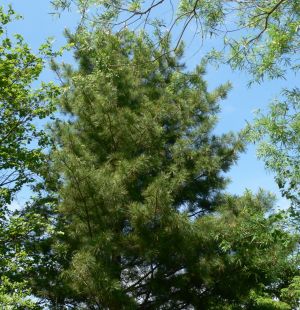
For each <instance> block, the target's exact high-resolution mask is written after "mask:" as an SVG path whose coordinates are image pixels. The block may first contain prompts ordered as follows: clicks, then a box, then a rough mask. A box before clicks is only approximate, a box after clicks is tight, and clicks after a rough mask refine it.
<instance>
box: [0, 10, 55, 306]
mask: <svg viewBox="0 0 300 310" xmlns="http://www.w3.org/2000/svg"><path fill="white" fill-rule="evenodd" d="M15 18H18V16H17V14H16V13H15V12H14V10H13V9H12V8H11V7H9V8H8V9H7V11H6V10H5V9H4V8H3V7H0V242H1V246H0V304H1V307H5V309H36V308H37V305H36V304H35V302H34V301H33V300H31V299H30V298H29V295H30V293H31V290H30V286H29V285H28V279H27V278H26V275H27V274H28V273H30V272H31V271H32V268H33V267H34V265H35V263H36V262H35V261H34V259H33V257H32V256H30V255H29V254H28V253H27V248H26V242H27V243H28V235H29V234H34V232H35V231H38V229H40V228H41V227H43V226H44V225H45V221H44V219H43V217H42V216H40V215H39V214H27V215H21V214H20V212H19V211H14V210H12V208H11V203H12V202H13V200H14V198H15V195H16V193H17V192H18V191H19V190H20V189H21V188H22V187H23V186H24V185H28V184H29V183H32V182H33V181H34V179H35V178H36V176H37V175H38V174H39V169H41V167H42V165H43V162H44V159H45V156H44V153H43V148H44V147H45V146H46V145H47V138H46V136H45V133H44V131H43V130H41V129H38V125H37V120H38V119H43V118H45V117H46V116H48V115H49V114H51V113H52V111H53V110H54V105H53V101H52V99H53V98H54V97H55V96H56V95H57V94H58V92H59V91H58V88H57V87H55V86H54V85H53V84H51V83H50V84H42V85H41V88H40V89H37V90H33V88H32V83H33V82H34V81H35V80H36V79H37V78H38V76H39V75H40V73H41V70H42V69H43V66H44V61H43V59H42V58H41V57H40V56H37V55H35V54H33V53H32V51H31V50H30V48H29V46H28V45H27V44H26V43H25V42H24V40H23V38H22V37H21V36H20V35H14V36H9V35H8V33H9V31H8V26H9V24H10V23H11V22H12V21H13V20H14V19H15ZM44 47H46V46H44Z"/></svg>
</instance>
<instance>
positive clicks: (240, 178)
mask: <svg viewBox="0 0 300 310" xmlns="http://www.w3.org/2000/svg"><path fill="white" fill-rule="evenodd" d="M9 3H11V4H12V5H13V8H14V9H15V10H16V11H17V12H18V13H19V14H21V15H22V16H23V17H24V20H21V21H18V22H15V23H14V24H13V25H12V27H11V28H10V30H11V32H12V33H20V34H22V35H23V36H24V37H25V39H26V41H27V42H28V43H29V45H30V46H31V47H32V49H33V50H35V51H36V50H37V49H38V47H39V45H40V44H42V43H43V42H44V41H45V39H46V38H47V37H54V38H55V42H54V46H55V47H60V46H62V45H63V44H65V39H64V36H63V30H64V29H65V28H70V29H72V28H74V26H75V25H76V21H77V20H78V14H77V13H76V12H72V13H66V14H63V16H62V17H61V18H60V19H59V18H57V17H54V16H53V15H51V14H49V13H50V12H51V11H53V9H52V8H51V5H50V1H49V0H26V1H25V0H13V1H6V0H4V4H9ZM191 35H192V34H191V33H190V34H189V33H187V35H186V38H187V39H188V40H189V38H190V37H191ZM216 40H218V39H216ZM214 43H216V44H217V41H215V42H214V41H212V42H210V44H214ZM198 48H199V40H198V41H197V40H196V39H195V40H194V41H193V42H192V43H191V44H190V42H189V46H188V53H187V54H186V62H187V66H188V68H192V67H194V66H195V65H196V64H197V63H198V62H199V61H200V60H201V55H203V54H204V52H205V47H204V48H203V49H202V50H200V51H199V52H198V53H196V54H195V51H196V50H198ZM64 61H65V62H72V57H71V55H65V57H64ZM205 78H206V80H207V83H208V87H209V89H213V88H214V87H217V86H218V85H220V84H222V83H224V82H226V81H231V83H232V85H233V89H232V91H231V92H230V93H229V95H228V98H227V99H226V100H224V101H223V102H221V109H222V112H221V113H220V118H219V120H220V121H219V123H218V125H217V128H216V131H217V132H218V133H223V132H227V131H229V130H233V131H237V130H239V129H241V128H243V127H244V126H245V124H246V121H249V122H251V120H252V119H253V112H254V111H255V110H256V109H258V108H260V109H262V110H264V109H266V108H267V104H268V103H269V102H270V101H271V100H272V99H274V98H276V96H277V97H278V96H279V94H280V90H281V89H282V88H283V87H287V86H291V85H292V86H293V85H295V84H296V82H295V80H294V76H293V75H292V74H290V75H287V79H286V80H276V81H266V82H264V83H262V84H261V85H253V86H252V87H251V88H248V87H247V82H248V81H249V79H250V77H249V76H248V75H247V74H245V73H242V72H232V71H231V69H230V68H229V67H227V66H221V67H220V68H218V69H216V68H213V67H209V68H208V70H207V74H206V76H205ZM41 79H42V80H44V81H45V80H46V81H49V80H55V76H54V74H53V73H52V72H51V71H50V70H45V71H44V73H43V74H42V76H41ZM229 177H230V178H231V180H232V182H231V184H230V185H229V187H228V191H229V192H231V193H236V194H241V193H242V192H243V191H244V190H245V189H246V188H248V189H251V190H253V191H254V192H255V191H257V190H258V189H259V188H264V189H266V190H269V191H272V192H274V193H276V194H277V196H278V197H280V194H279V191H278V189H277V186H276V184H275V182H274V180H273V175H272V174H271V173H270V172H268V171H266V170H265V168H264V165H263V163H262V162H260V161H258V160H257V158H256V155H255V146H253V145H249V146H248V150H247V152H246V153H245V154H242V155H241V156H240V159H239V161H238V164H237V165H236V166H234V167H233V168H232V169H231V171H230V173H229ZM22 196H23V197H22ZM25 196H26V193H23V194H21V195H19V197H18V199H19V201H22V200H23V199H24V197H25ZM278 205H279V206H280V207H285V206H287V205H288V202H287V201H286V200H284V199H283V198H280V199H279V200H278Z"/></svg>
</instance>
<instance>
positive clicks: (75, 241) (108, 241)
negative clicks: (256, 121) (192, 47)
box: [51, 30, 298, 309]
mask: <svg viewBox="0 0 300 310" xmlns="http://www.w3.org/2000/svg"><path fill="white" fill-rule="evenodd" d="M70 40H71V41H73V43H74V45H75V57H76V59H77V61H78V64H79V68H78V69H72V68H70V67H66V66H65V70H63V71H61V72H60V73H59V72H58V73H59V74H61V76H62V77H64V80H65V84H64V86H63V87H64V89H65V90H66V92H65V93H64V94H63V96H62V97H61V103H60V105H61V107H62V110H63V111H64V112H65V113H66V117H67V119H65V120H61V121H59V122H57V123H56V125H55V126H54V128H53V130H54V132H53V137H54V138H55V139H56V144H57V146H56V148H55V149H54V150H53V152H52V156H51V157H52V161H53V163H52V169H54V170H53V171H54V173H57V174H58V175H59V176H60V177H59V180H61V186H60V189H59V191H58V193H59V197H60V204H59V209H58V210H59V213H60V214H62V215H64V217H65V220H66V223H65V226H64V228H63V232H64V237H63V238H60V240H59V241H58V242H57V245H56V248H55V250H56V251H58V253H59V252H61V253H62V252H64V253H65V257H68V260H69V261H68V262H67V263H66V261H64V262H63V264H64V267H63V269H64V271H63V273H62V274H61V279H62V282H63V283H64V286H65V289H64V291H63V292H64V293H65V292H67V295H66V296H65V297H64V296H63V294H62V291H60V292H58V295H59V298H58V300H59V301H60V305H61V306H62V307H63V305H69V306H70V307H71V305H72V306H74V307H77V308H82V309H84V308H90V309H103V308H104V309H106V308H107V309H202V308H205V309H240V308H241V307H242V308H245V309H255V308H257V309H262V307H266V309H267V308H268V307H270V305H273V306H272V307H273V308H272V309H292V302H295V300H296V301H297V300H298V299H297V298H298V296H297V295H296V297H295V298H294V300H293V301H291V300H290V299H289V298H286V297H285V296H288V294H292V293H293V291H292V290H291V288H290V287H293V284H292V281H295V283H296V282H297V278H294V280H293V277H294V276H296V275H297V268H296V266H297V261H296V257H294V256H293V252H294V250H295V246H296V243H295V242H296V241H297V240H296V236H294V237H293V236H292V235H290V234H289V233H288V232H286V231H285V230H284V221H283V216H282V215H281V214H277V215H274V214H273V212H272V207H273V200H272V198H271V197H270V196H268V195H266V194H263V193H260V194H258V195H257V196H254V195H252V194H251V193H248V192H247V193H245V195H244V196H242V197H231V196H227V195H224V194H223V189H224V188H225V185H226V179H225V178H224V172H226V171H228V169H229V168H230V166H231V165H232V163H234V162H235V160H236V159H237V155H238V153H239V152H240V151H241V150H242V148H243V147H242V143H241V141H240V140H239V138H238V137H237V136H235V135H234V134H231V133H229V134H224V135H222V136H216V135H214V134H213V128H214V125H215V123H216V120H217V112H218V110H219V107H218V100H219V99H221V98H224V96H226V93H227V90H228V85H227V86H226V85H223V86H220V87H219V88H218V89H216V90H215V91H213V92H211V93H209V92H208V91H207V88H206V83H205V82H204V81H203V78H202V75H203V69H202V68H201V67H197V68H196V69H195V71H193V72H186V71H185V70H184V65H183V64H181V63H180V55H181V53H182V48H181V49H178V50H177V53H175V54H174V53H171V52H170V53H165V54H164V56H163V57H161V55H162V50H164V51H166V50H167V51H168V50H169V49H170V47H169V42H168V41H162V42H161V45H160V46H159V47H157V46H154V45H153V42H152V41H151V40H150V39H149V38H148V37H147V36H146V35H144V34H141V35H138V36H136V35H134V34H133V33H132V32H130V31H123V32H120V33H119V34H117V35H113V34H111V33H109V32H106V31H101V30H94V31H93V32H92V33H88V32H86V31H81V32H78V33H77V34H76V35H75V36H72V35H70ZM56 69H57V70H58V68H56ZM64 240H65V241H64ZM60 255H61V254H60ZM289 285H290V287H289ZM284 289H285V291H282V290H284ZM283 292H284V293H283ZM284 294H285V295H284ZM56 306H57V303H56Z"/></svg>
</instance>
